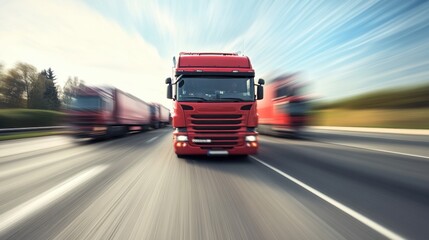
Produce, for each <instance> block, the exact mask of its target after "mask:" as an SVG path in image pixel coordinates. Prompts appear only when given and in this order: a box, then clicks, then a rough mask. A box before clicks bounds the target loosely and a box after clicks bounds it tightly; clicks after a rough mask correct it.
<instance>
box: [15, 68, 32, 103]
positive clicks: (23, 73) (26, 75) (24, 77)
mask: <svg viewBox="0 0 429 240" xmlns="http://www.w3.org/2000/svg"><path fill="white" fill-rule="evenodd" d="M12 70H13V71H15V72H16V73H17V75H16V77H17V78H16V79H18V80H19V81H21V82H22V83H23V84H24V99H25V100H26V107H28V105H29V104H28V96H29V95H30V90H31V85H32V83H33V81H36V80H37V75H38V74H37V69H36V67H34V66H33V65H30V64H28V63H17V64H16V66H15V68H14V69H12Z"/></svg>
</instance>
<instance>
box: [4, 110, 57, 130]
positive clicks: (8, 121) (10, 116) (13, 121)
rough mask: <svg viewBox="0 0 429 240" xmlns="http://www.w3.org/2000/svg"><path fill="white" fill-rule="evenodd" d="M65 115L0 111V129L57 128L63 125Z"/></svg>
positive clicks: (54, 112) (34, 111)
mask: <svg viewBox="0 0 429 240" xmlns="http://www.w3.org/2000/svg"><path fill="white" fill-rule="evenodd" d="M64 119H65V114H64V113H62V112H57V111H49V110H36V109H0V128H20V127H41V126H57V125H62V124H63V123H64Z"/></svg>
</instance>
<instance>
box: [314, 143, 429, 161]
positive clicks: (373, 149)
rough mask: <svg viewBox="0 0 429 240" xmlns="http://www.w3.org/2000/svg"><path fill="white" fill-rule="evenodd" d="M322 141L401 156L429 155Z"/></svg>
mask: <svg viewBox="0 0 429 240" xmlns="http://www.w3.org/2000/svg"><path fill="white" fill-rule="evenodd" d="M322 142H324V143H329V144H334V145H339V146H344V147H352V148H360V149H365V150H371V151H376V152H384V153H391V154H398V155H403V156H408V157H416V158H425V159H429V156H423V155H417V154H410V153H403V152H395V151H389V150H383V149H377V148H367V147H362V146H356V145H349V144H343V143H336V142H325V141H322Z"/></svg>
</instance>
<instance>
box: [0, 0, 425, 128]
mask: <svg viewBox="0 0 429 240" xmlns="http://www.w3.org/2000/svg"><path fill="white" fill-rule="evenodd" d="M18 12H19V16H18V15H17V13H18ZM428 12H429V3H428V2H427V1H405V2H404V1H323V2H321V1H279V2H272V1H250V2H248V1H246V3H243V2H240V1H233V2H232V1H210V2H201V1H187V2H186V3H180V4H178V3H176V2H174V1H134V0H129V1H107V2H106V1H61V2H58V1H50V0H46V1H43V3H40V2H38V1H31V0H20V1H6V2H3V3H2V7H1V9H0V36H1V38H0V64H1V65H0V108H1V111H0V116H1V118H0V128H7V127H27V126H46V125H61V119H62V117H61V116H62V114H61V113H60V112H59V111H60V110H61V109H64V108H66V107H67V105H69V104H70V101H71V98H72V96H73V90H72V89H73V88H75V87H77V86H79V85H84V84H87V85H96V86H99V85H109V86H114V87H117V88H119V89H121V90H123V91H125V92H128V93H131V94H133V95H135V96H137V97H139V98H140V99H143V100H145V101H148V102H158V103H161V104H163V105H165V106H167V107H169V108H171V103H170V102H169V101H168V100H167V99H166V98H165V89H164V88H165V85H164V79H165V78H166V77H169V76H171V67H172V57H173V56H175V55H177V54H178V52H180V51H224V52H239V53H241V54H244V55H248V56H249V57H250V58H251V60H252V63H253V65H254V68H255V69H256V75H257V77H261V78H264V79H265V80H266V81H267V82H270V81H271V80H273V79H275V78H276V77H278V76H281V75H284V74H295V73H299V74H300V80H301V81H304V82H305V84H306V85H307V87H306V91H307V92H308V94H309V95H310V96H311V98H310V99H311V102H312V104H311V108H310V109H309V110H311V111H312V120H311V122H310V124H312V125H333V126H369V127H398V128H429V125H428V124H429V121H428V120H429V119H428V116H429V110H428V106H429V94H428V93H429V77H428V76H429V51H427V49H429V41H428V40H429V14H428ZM29 109H31V110H29ZM36 109H37V110H36Z"/></svg>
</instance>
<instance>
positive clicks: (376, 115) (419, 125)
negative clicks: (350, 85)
mask: <svg viewBox="0 0 429 240" xmlns="http://www.w3.org/2000/svg"><path fill="white" fill-rule="evenodd" d="M310 125H313V126H341V127H378V128H409V129H429V108H413V109H367V110H351V109H340V108H336V109H325V110H315V111H313V112H312V113H311V120H310Z"/></svg>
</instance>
